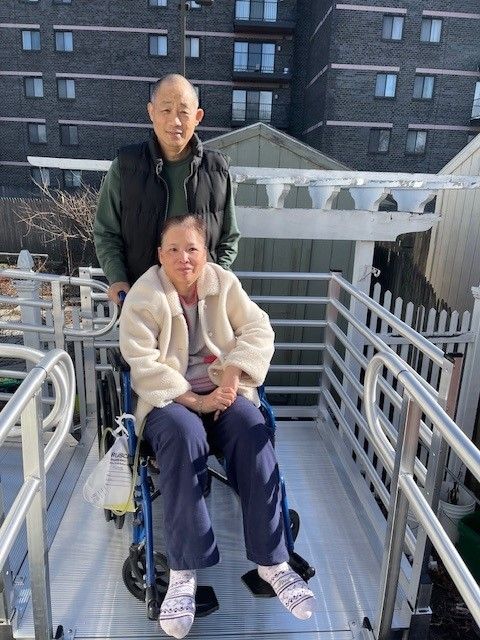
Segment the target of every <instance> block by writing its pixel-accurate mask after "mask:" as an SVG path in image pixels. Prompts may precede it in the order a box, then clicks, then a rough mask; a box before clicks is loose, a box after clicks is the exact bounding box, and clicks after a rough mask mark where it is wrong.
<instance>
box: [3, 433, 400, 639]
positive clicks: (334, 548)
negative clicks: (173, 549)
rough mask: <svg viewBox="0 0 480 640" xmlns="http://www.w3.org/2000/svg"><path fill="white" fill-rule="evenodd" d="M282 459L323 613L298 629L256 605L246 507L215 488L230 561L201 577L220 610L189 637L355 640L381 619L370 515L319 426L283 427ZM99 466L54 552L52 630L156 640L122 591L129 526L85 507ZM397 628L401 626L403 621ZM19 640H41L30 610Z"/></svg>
mask: <svg viewBox="0 0 480 640" xmlns="http://www.w3.org/2000/svg"><path fill="white" fill-rule="evenodd" d="M277 453H278V458H279V461H280V466H281V468H282V472H283V474H284V476H285V479H286V483H287V490H288V495H289V500H290V506H291V507H293V508H295V509H297V510H298V511H299V513H300V515H301V528H300V534H299V538H298V540H297V544H296V551H297V552H298V553H300V554H301V555H303V556H304V557H306V558H308V560H309V561H310V562H311V563H312V564H313V565H314V566H315V567H316V570H317V575H316V576H315V578H314V579H313V580H312V581H311V583H310V584H311V586H312V588H313V590H314V592H315V594H316V597H317V600H318V607H317V609H318V610H317V612H316V613H315V615H314V616H312V618H311V619H310V620H308V621H304V622H303V621H299V620H297V619H295V618H294V617H293V616H291V615H290V614H289V613H288V612H287V611H286V610H284V609H283V607H282V606H281V604H280V603H279V602H278V601H277V600H276V599H271V600H270V599H267V600H265V599H254V598H253V597H252V596H251V595H250V593H249V592H248V591H247V590H246V589H245V587H243V585H242V583H241V581H240V576H241V575H242V574H243V573H244V572H245V571H247V570H249V569H250V568H252V565H251V563H249V562H248V561H247V560H246V559H245V555H244V545H243V534H242V526H241V513H240V506H239V502H238V500H237V499H236V497H235V495H234V494H233V492H232V491H231V490H230V489H229V488H228V487H225V486H223V485H221V484H220V483H218V482H215V480H214V481H213V486H212V493H211V495H210V496H209V498H208V502H209V508H210V513H211V516H212V522H213V526H214V530H215V532H216V535H217V541H218V545H219V548H220V552H221V555H222V561H221V564H220V565H217V566H216V567H212V568H209V569H203V570H201V571H199V582H200V584H212V585H213V586H214V587H215V591H216V594H217V598H218V600H219V603H220V610H219V611H218V612H216V613H214V614H212V615H211V616H209V617H207V618H204V619H200V620H197V621H196V622H195V624H194V626H193V628H192V631H191V632H190V634H189V637H192V638H200V637H202V638H209V637H218V638H220V637H227V636H228V637H229V638H245V637H252V636H255V637H256V638H263V637H265V638H266V637H267V636H268V638H269V640H274V639H276V638H277V637H278V638H280V635H281V636H282V637H285V636H284V634H288V636H289V638H292V640H293V638H298V639H299V640H300V638H302V639H303V640H310V639H312V640H313V638H316V639H317V640H327V639H328V640H347V639H348V640H350V639H351V638H353V635H352V631H351V623H352V622H353V623H356V624H357V627H358V625H359V623H361V621H362V620H363V617H364V616H368V617H370V619H372V618H373V617H374V612H375V608H376V599H377V588H378V580H379V574H380V564H379V559H378V558H376V557H375V554H374V552H373V550H372V546H371V544H370V542H369V540H368V538H367V536H366V534H365V531H364V529H363V527H362V523H361V517H362V516H361V514H362V512H363V510H362V509H357V510H356V507H358V505H355V497H354V496H351V494H349V493H347V492H346V490H345V489H344V487H343V486H342V484H341V482H340V480H339V476H338V474H337V471H336V468H335V465H334V464H333V462H332V460H331V459H330V458H329V454H328V452H327V448H326V446H325V443H324V442H323V441H322V438H321V436H320V433H319V431H318V430H317V429H316V427H315V423H313V422H309V423H302V422H285V423H280V424H279V429H278V437H277ZM95 462H96V447H95V446H94V447H92V451H91V454H90V456H89V458H88V460H87V463H86V465H85V468H84V470H83V472H82V475H81V476H80V478H79V482H78V485H77V487H76V489H75V491H74V493H73V495H72V498H71V501H70V504H69V507H68V509H67V511H66V513H65V516H64V518H63V521H62V523H61V525H60V528H59V530H58V533H57V535H56V538H55V540H54V543H53V545H52V548H51V552H50V576H51V590H52V603H53V619H54V625H57V624H62V625H63V626H64V628H65V629H66V630H68V629H72V630H73V633H74V635H75V637H77V638H115V639H121V638H125V639H127V638H151V637H152V638H153V637H158V635H159V631H158V629H157V627H156V624H155V623H153V622H149V621H148V620H147V618H146V615H145V610H144V605H143V604H142V603H140V602H139V601H137V600H135V599H134V598H133V597H132V596H130V594H129V593H128V592H127V590H126V588H125V586H124V585H123V582H122V578H121V567H122V563H123V561H124V559H125V558H126V556H127V553H128V546H129V531H130V527H129V526H128V520H127V523H126V525H125V527H124V529H123V530H121V531H117V530H115V529H114V527H113V525H112V524H111V523H109V524H107V523H106V522H105V520H104V517H103V513H102V512H101V511H98V510H96V509H94V508H93V507H91V506H90V505H89V504H87V503H85V502H84V501H83V498H82V487H83V483H84V481H85V479H86V477H87V476H88V474H89V473H90V471H91V469H92V468H93V467H94V465H95ZM160 503H161V499H160V500H157V501H156V503H155V511H156V513H155V516H154V518H155V521H157V522H158V521H159V519H160V518H161V514H160V509H161V505H160ZM357 511H358V514H357ZM159 544H160V541H159ZM396 622H397V624H399V623H400V620H399V615H398V612H397V615H396ZM162 635H163V634H162ZM16 637H18V638H31V637H33V623H32V614H31V608H30V607H28V608H27V610H26V613H25V615H24V617H23V619H22V621H21V622H20V625H19V629H18V631H17V633H16Z"/></svg>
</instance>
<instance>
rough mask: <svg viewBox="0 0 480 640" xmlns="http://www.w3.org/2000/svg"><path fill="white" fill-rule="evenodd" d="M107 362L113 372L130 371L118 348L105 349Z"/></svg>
mask: <svg viewBox="0 0 480 640" xmlns="http://www.w3.org/2000/svg"><path fill="white" fill-rule="evenodd" d="M107 360H108V362H109V364H111V365H112V367H113V369H114V371H130V365H129V364H128V362H127V361H126V360H125V359H124V358H123V356H122V354H121V353H120V349H119V348H118V347H109V348H108V349H107Z"/></svg>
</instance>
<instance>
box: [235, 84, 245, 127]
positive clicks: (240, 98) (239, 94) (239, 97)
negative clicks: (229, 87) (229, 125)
mask: <svg viewBox="0 0 480 640" xmlns="http://www.w3.org/2000/svg"><path fill="white" fill-rule="evenodd" d="M245 103H246V92H245V91H241V90H238V89H236V90H234V91H232V120H242V121H243V120H245V108H246V105H245Z"/></svg>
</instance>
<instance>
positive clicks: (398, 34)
mask: <svg viewBox="0 0 480 640" xmlns="http://www.w3.org/2000/svg"><path fill="white" fill-rule="evenodd" d="M404 20H405V18H404V17H403V16H383V27H382V38H384V39H385V40H401V39H402V35H403V22H404Z"/></svg>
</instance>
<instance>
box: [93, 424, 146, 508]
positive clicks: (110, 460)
mask: <svg viewBox="0 0 480 640" xmlns="http://www.w3.org/2000/svg"><path fill="white" fill-rule="evenodd" d="M112 433H113V434H114V435H115V442H114V443H113V445H112V446H111V447H110V449H109V450H108V451H107V453H106V454H105V455H104V456H103V458H102V459H101V460H100V462H99V463H98V464H97V466H96V467H95V469H94V470H93V471H92V473H91V474H90V475H89V476H88V478H87V481H86V482H85V484H84V486H83V497H84V498H85V500H86V501H87V502H90V503H91V504H93V505H95V506H96V507H99V508H100V509H110V510H111V511H114V512H120V513H126V512H127V511H132V512H133V511H135V505H134V503H133V500H132V494H133V491H132V489H133V487H132V483H133V478H132V472H131V469H130V467H129V465H128V437H127V435H126V434H123V435H117V433H116V432H115V431H113V432H112Z"/></svg>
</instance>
